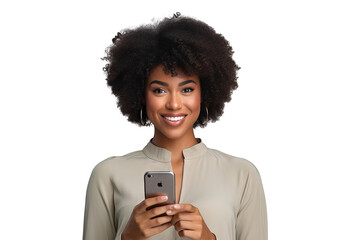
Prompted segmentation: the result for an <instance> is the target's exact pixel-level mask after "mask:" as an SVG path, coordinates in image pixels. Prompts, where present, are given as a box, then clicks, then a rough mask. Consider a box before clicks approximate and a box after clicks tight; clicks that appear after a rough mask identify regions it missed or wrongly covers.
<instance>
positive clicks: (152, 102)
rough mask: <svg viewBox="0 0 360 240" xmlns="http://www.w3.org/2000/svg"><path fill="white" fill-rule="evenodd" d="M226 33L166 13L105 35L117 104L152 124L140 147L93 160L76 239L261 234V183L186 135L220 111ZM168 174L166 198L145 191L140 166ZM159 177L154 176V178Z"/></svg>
mask: <svg viewBox="0 0 360 240" xmlns="http://www.w3.org/2000/svg"><path fill="white" fill-rule="evenodd" d="M232 54H233V51H232V48H231V46H230V45H229V43H228V41H226V39H225V38H224V37H223V36H222V35H221V34H218V33H216V32H215V30H214V29H213V28H211V27H210V26H208V25H207V24H205V23H203V22H201V21H198V20H195V19H192V18H187V17H179V15H176V17H175V18H171V19H169V18H165V19H164V20H162V21H161V22H159V23H155V24H153V25H146V26H141V27H138V28H136V29H132V30H130V29H127V30H124V31H123V33H119V34H118V35H117V36H116V37H115V38H114V39H113V45H112V46H110V48H109V49H108V50H107V56H106V57H105V58H104V59H105V60H108V61H109V63H108V64H107V65H106V66H105V68H104V70H105V72H106V73H107V82H108V85H109V86H110V87H111V89H112V91H113V94H114V95H115V96H116V97H117V98H118V106H119V108H120V110H121V112H122V113H123V114H124V115H125V116H127V117H128V120H129V121H130V122H133V123H136V124H138V125H140V126H145V125H146V126H150V125H151V124H152V125H153V126H154V137H153V138H152V139H151V140H150V141H149V143H148V144H147V146H145V148H144V149H143V150H142V151H137V152H133V153H130V154H127V155H125V156H122V157H112V158H109V159H107V160H105V161H103V162H101V163H99V164H98V165H97V166H96V167H95V168H94V170H93V173H92V175H91V177H90V180H89V185H88V190H87V196H86V208H85V219H84V237H83V238H84V239H85V240H95V239H105V240H110V239H112V240H113V239H117V240H119V239H123V240H126V239H140V240H141V239H148V238H150V239H166V240H171V239H180V238H188V239H206V240H211V239H216V238H218V239H238V240H266V239H267V216H266V204H265V197H264V191H263V187H262V183H261V179H260V175H259V173H258V171H257V169H256V168H255V167H254V165H252V164H251V163H250V162H249V161H247V160H245V159H242V158H237V157H233V156H230V155H227V154H225V153H222V152H220V151H217V150H213V149H209V148H207V147H206V145H205V144H204V143H203V142H202V140H201V139H198V138H195V135H194V128H195V127H197V126H201V127H205V126H206V125H207V123H208V121H216V120H218V119H219V117H220V116H221V115H222V113H223V108H224V103H225V102H227V101H230V99H231V93H232V91H233V90H234V89H236V88H237V82H236V80H237V77H236V72H237V70H238V69H239V68H238V66H237V65H236V63H235V62H234V61H233V59H232ZM150 171H152V172H159V171H171V172H172V173H173V174H174V175H175V186H173V188H172V189H174V188H175V202H174V203H172V204H168V205H164V204H161V203H165V202H167V199H168V198H167V197H166V196H155V197H149V198H147V199H144V183H143V182H142V179H143V176H144V174H145V173H146V172H150ZM160 185H162V184H160Z"/></svg>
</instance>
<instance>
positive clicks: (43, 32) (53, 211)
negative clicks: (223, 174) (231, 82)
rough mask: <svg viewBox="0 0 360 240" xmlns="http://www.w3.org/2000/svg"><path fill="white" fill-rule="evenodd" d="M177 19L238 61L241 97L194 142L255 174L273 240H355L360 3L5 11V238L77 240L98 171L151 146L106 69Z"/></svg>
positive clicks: (59, 5)
mask: <svg viewBox="0 0 360 240" xmlns="http://www.w3.org/2000/svg"><path fill="white" fill-rule="evenodd" d="M175 12H181V13H182V15H186V16H191V17H195V18H197V19H199V20H202V21H205V22H206V23H208V24H209V25H211V26H213V27H214V29H215V30H216V31H217V32H220V33H222V34H223V35H224V36H225V37H226V38H227V39H228V40H229V42H230V44H231V45H232V46H233V49H234V50H235V54H234V58H235V60H236V62H237V63H238V65H239V66H241V70H240V71H239V74H238V76H239V79H238V81H239V88H238V89H237V90H236V91H235V92H234V94H233V100H232V101H231V102H230V103H228V104H226V107H225V113H224V115H223V116H222V117H221V119H220V121H219V122H216V123H211V124H209V125H208V127H207V128H205V129H197V130H196V136H197V137H200V138H202V139H203V141H204V142H205V144H206V145H207V146H208V147H210V148H216V149H219V150H221V151H223V152H226V153H228V154H232V155H235V156H239V157H243V158H246V159H248V160H250V161H251V162H253V163H254V164H255V165H256V166H257V168H258V169H259V171H260V173H261V176H262V180H263V184H264V188H265V194H266V199H267V206H268V221H269V239H274V240H289V239H292V240H298V239H299V240H300V239H301V240H303V239H314V240H315V239H316V240H318V239H349V240H350V239H360V233H359V230H358V227H359V224H360V220H359V216H360V207H359V203H360V193H359V189H360V187H359V185H360V174H359V170H360V167H359V161H360V150H359V149H360V127H359V123H360V111H359V109H360V108H359V103H360V94H359V92H360V87H359V81H360V71H359V70H360V69H359V66H360V47H359V46H360V44H359V43H360V32H359V29H360V26H359V25H360V14H359V12H360V8H359V5H358V2H357V1H355V0H354V1H351V0H342V1H340V0H339V1H333V0H326V1H325V0H323V1H322V0H302V1H289V0H273V1H265V0H251V1H250V0H249V1H226V0H223V1H213V2H212V1H185V0H183V1H170V0H168V1H64V0H63V1H38V0H34V1H24V0H22V1H11V2H10V1H2V2H1V3H0V26H1V28H0V35H1V37H0V41H1V44H0V68H1V70H0V115H1V117H0V121H1V124H0V160H1V165H0V193H1V197H0V221H1V222H0V239H59V240H63V239H81V237H82V224H83V212H84V200H85V192H86V187H87V182H88V179H89V176H90V173H91V171H92V169H93V167H94V166H95V165H96V164H97V163H98V162H100V161H102V160H103V159H105V158H107V157H109V156H113V155H123V154H126V153H128V152H131V151H135V150H139V149H142V148H143V147H144V146H145V144H146V143H147V142H148V141H149V140H150V138H151V137H152V134H153V129H152V128H139V127H137V126H136V125H134V124H131V123H128V122H127V120H126V118H125V117H123V116H122V115H121V113H120V111H119V110H118V109H117V107H116V100H115V98H114V96H112V95H111V92H110V90H109V89H108V87H107V86H106V82H105V75H104V73H103V72H102V67H103V66H104V64H105V63H104V62H103V61H101V59H100V58H101V57H103V56H104V50H105V48H106V47H107V46H108V45H110V44H111V39H112V38H113V37H114V36H115V35H116V33H117V32H118V31H120V30H121V29H124V28H128V27H136V26H138V25H140V24H148V23H151V22H153V21H156V20H160V19H162V18H164V17H171V16H172V15H173V14H174V13H175Z"/></svg>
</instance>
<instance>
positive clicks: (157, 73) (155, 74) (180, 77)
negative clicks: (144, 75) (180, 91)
mask: <svg viewBox="0 0 360 240" xmlns="http://www.w3.org/2000/svg"><path fill="white" fill-rule="evenodd" d="M154 80H158V81H164V82H169V83H171V82H181V81H186V80H193V81H195V82H196V83H198V84H200V80H199V77H198V76H197V75H187V74H185V73H184V72H183V71H182V70H181V69H179V68H177V69H176V75H175V76H172V75H171V73H165V71H164V66H162V65H159V66H156V67H155V68H153V69H152V70H151V72H150V75H149V79H148V83H150V82H151V81H154Z"/></svg>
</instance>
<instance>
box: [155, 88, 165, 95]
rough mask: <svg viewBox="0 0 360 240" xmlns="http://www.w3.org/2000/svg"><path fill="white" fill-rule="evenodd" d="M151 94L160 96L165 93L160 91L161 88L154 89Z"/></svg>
mask: <svg viewBox="0 0 360 240" xmlns="http://www.w3.org/2000/svg"><path fill="white" fill-rule="evenodd" d="M153 93H155V94H162V93H165V91H164V89H161V88H156V89H154V90H153Z"/></svg>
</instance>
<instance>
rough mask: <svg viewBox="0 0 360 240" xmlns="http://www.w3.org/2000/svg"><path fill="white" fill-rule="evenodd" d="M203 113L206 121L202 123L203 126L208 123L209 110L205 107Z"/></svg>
mask: <svg viewBox="0 0 360 240" xmlns="http://www.w3.org/2000/svg"><path fill="white" fill-rule="evenodd" d="M205 111H206V119H205V121H203V122H202V124H203V125H205V124H207V123H208V122H209V110H208V108H207V107H206V106H205Z"/></svg>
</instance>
